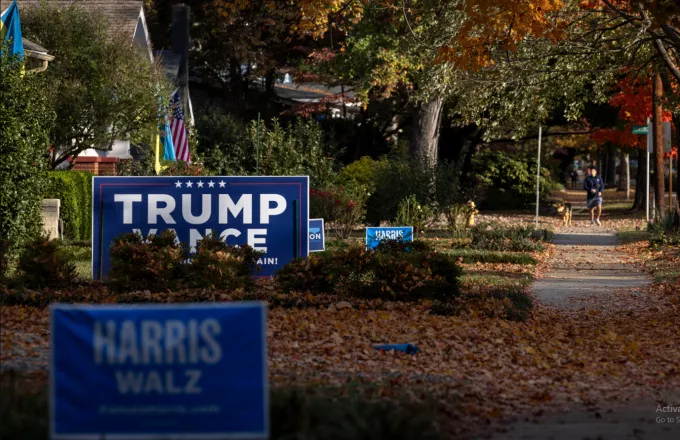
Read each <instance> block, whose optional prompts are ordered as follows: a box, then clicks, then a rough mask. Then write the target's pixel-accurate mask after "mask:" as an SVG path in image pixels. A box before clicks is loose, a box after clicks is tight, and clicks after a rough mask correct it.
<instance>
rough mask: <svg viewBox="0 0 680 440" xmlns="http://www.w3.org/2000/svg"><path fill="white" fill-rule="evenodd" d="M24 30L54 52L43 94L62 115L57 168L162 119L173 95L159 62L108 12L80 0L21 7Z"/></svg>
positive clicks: (54, 136)
mask: <svg viewBox="0 0 680 440" xmlns="http://www.w3.org/2000/svg"><path fill="white" fill-rule="evenodd" d="M21 14H22V16H21V21H22V25H23V29H24V34H25V35H26V37H27V38H30V39H32V40H34V41H36V42H38V43H39V44H41V45H42V46H44V47H46V48H47V49H48V50H49V52H50V54H52V55H54V56H55V59H54V61H52V62H51V63H50V65H49V68H48V69H47V70H46V71H45V73H44V76H45V79H46V87H45V88H44V90H42V91H41V93H43V94H45V95H46V96H47V99H48V102H49V105H50V106H51V108H52V109H53V110H54V112H55V113H56V115H57V120H58V121H59V122H58V123H56V124H54V125H53V126H52V128H51V130H50V141H51V143H52V144H53V145H54V146H55V147H56V148H54V152H53V154H52V157H51V166H52V167H53V168H55V167H57V166H58V165H60V164H61V163H63V162H64V161H66V160H67V159H68V158H69V157H72V156H73V157H75V156H77V155H78V154H79V153H81V152H82V151H84V150H86V149H88V148H96V149H101V150H106V149H109V148H111V146H112V145H113V142H114V140H116V139H133V140H135V139H139V137H141V136H142V135H143V134H144V133H145V132H146V131H147V130H149V127H153V126H154V125H155V124H156V122H157V121H158V111H159V109H158V108H159V100H161V102H162V98H161V97H164V96H167V95H168V93H167V90H165V87H164V86H163V83H162V81H163V80H162V76H161V74H160V70H159V69H158V66H157V65H156V64H155V63H154V62H152V61H151V60H150V58H149V53H148V52H145V51H143V50H142V49H141V48H140V47H138V46H136V45H134V44H132V41H131V39H130V37H129V35H121V34H120V33H118V32H117V31H116V30H115V29H114V28H113V27H112V26H110V25H109V23H107V21H106V18H105V17H103V16H102V15H100V14H98V13H96V12H93V11H90V10H87V11H86V10H84V9H82V8H80V7H79V6H78V4H77V3H74V4H72V5H69V6H64V7H62V8H58V7H55V6H53V5H51V4H49V3H43V4H41V5H40V6H36V7H27V8H24V9H22V12H21Z"/></svg>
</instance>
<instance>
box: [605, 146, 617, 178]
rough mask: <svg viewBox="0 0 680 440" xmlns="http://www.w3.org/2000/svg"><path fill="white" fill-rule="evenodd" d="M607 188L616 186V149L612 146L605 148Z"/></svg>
mask: <svg viewBox="0 0 680 440" xmlns="http://www.w3.org/2000/svg"><path fill="white" fill-rule="evenodd" d="M606 179H607V186H608V187H609V188H614V187H615V186H616V147H615V146H614V145H613V144H609V146H607V177H606Z"/></svg>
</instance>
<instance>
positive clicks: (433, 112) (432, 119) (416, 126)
mask: <svg viewBox="0 0 680 440" xmlns="http://www.w3.org/2000/svg"><path fill="white" fill-rule="evenodd" d="M443 109H444V98H443V97H441V96H437V97H434V98H432V99H430V100H429V101H428V102H425V103H422V104H420V105H419V106H417V107H416V109H415V111H414V113H413V131H412V133H411V143H410V148H409V153H410V156H411V160H412V161H414V162H418V163H420V164H421V165H423V166H426V167H428V168H429V167H433V166H435V165H436V164H437V156H438V153H439V127H440V125H441V119H442V110H443Z"/></svg>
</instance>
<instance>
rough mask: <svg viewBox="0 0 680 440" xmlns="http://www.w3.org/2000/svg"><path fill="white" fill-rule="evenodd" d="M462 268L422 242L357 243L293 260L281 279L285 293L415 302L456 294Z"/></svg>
mask: <svg viewBox="0 0 680 440" xmlns="http://www.w3.org/2000/svg"><path fill="white" fill-rule="evenodd" d="M460 273H461V272H460V268H459V267H458V265H457V264H456V261H455V259H454V258H452V257H450V256H448V255H445V254H440V253H436V252H432V251H431V250H430V249H429V246H428V245H426V244H423V243H421V242H419V241H414V242H413V243H402V242H395V243H385V242H383V243H381V244H380V245H379V246H378V247H377V248H376V249H375V250H366V249H365V247H364V246H352V247H349V248H347V249H342V250H338V251H335V252H333V253H330V252H325V253H320V254H316V255H312V256H310V257H309V258H307V259H299V260H296V261H293V262H291V263H289V264H288V265H286V266H284V267H283V268H282V269H281V271H279V274H278V275H279V276H278V277H277V280H276V281H277V283H278V285H279V286H280V287H281V288H282V290H284V291H286V292H292V291H308V292H311V293H313V294H317V293H338V294H340V295H345V296H354V297H363V298H384V299H393V300H402V301H412V300H417V299H421V298H442V299H448V298H450V297H455V296H456V295H458V291H459V284H458V278H459V276H460Z"/></svg>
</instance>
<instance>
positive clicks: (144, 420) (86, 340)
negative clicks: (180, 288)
mask: <svg viewBox="0 0 680 440" xmlns="http://www.w3.org/2000/svg"><path fill="white" fill-rule="evenodd" d="M50 320H51V338H52V340H51V343H52V356H51V369H50V430H51V438H52V439H73V438H78V439H93V440H94V439H103V438H106V439H140V438H145V439H179V438H181V439H189V438H202V439H223V438H251V439H266V438H268V435H269V415H268V384H267V357H266V353H267V350H266V337H267V331H266V307H265V306H264V304H262V303H257V302H244V303H230V304H172V305H143V306H142V305H129V306H108V305H66V304H55V305H52V306H51V307H50Z"/></svg>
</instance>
